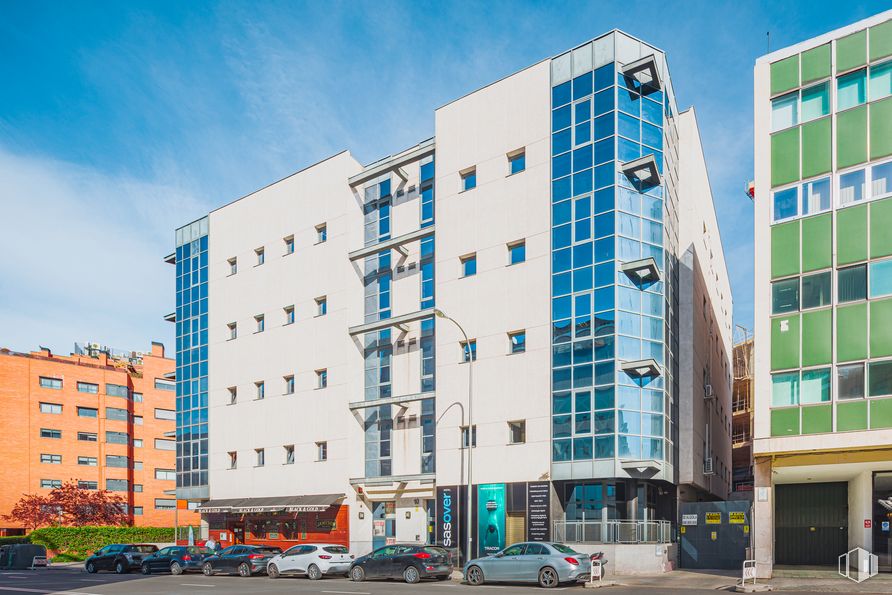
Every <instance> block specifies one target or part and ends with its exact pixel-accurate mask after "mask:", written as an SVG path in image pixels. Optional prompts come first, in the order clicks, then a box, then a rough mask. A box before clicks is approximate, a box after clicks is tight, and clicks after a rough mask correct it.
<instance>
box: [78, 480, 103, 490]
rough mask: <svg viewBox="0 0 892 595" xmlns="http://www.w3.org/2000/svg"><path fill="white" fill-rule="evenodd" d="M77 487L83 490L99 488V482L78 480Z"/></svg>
mask: <svg viewBox="0 0 892 595" xmlns="http://www.w3.org/2000/svg"><path fill="white" fill-rule="evenodd" d="M77 487H79V488H80V489H82V490H98V489H99V482H98V481H83V480H80V481H78V482H77Z"/></svg>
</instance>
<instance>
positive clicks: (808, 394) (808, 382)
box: [799, 368, 830, 405]
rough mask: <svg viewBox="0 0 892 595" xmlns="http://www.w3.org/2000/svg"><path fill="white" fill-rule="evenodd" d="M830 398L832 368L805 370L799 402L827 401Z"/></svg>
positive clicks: (800, 387)
mask: <svg viewBox="0 0 892 595" xmlns="http://www.w3.org/2000/svg"><path fill="white" fill-rule="evenodd" d="M829 400H830V368H824V369H821V370H803V371H802V380H801V381H800V383H799V402H800V403H801V404H803V405H808V404H810V403H826V402H827V401H829Z"/></svg>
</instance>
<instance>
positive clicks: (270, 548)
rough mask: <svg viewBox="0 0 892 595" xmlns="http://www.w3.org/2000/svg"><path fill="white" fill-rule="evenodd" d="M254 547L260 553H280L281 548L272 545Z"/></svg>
mask: <svg viewBox="0 0 892 595" xmlns="http://www.w3.org/2000/svg"><path fill="white" fill-rule="evenodd" d="M254 549H256V550H257V552H258V553H261V554H281V553H282V548H280V547H274V546H270V545H264V546H261V547H258V548H254Z"/></svg>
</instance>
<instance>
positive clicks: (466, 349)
mask: <svg viewBox="0 0 892 595" xmlns="http://www.w3.org/2000/svg"><path fill="white" fill-rule="evenodd" d="M459 345H460V346H461V353H462V362H465V363H467V362H469V361H472V360H473V361H477V339H471V340H470V341H468V342H467V343H465V342H464V341H461V342H460V343H459Z"/></svg>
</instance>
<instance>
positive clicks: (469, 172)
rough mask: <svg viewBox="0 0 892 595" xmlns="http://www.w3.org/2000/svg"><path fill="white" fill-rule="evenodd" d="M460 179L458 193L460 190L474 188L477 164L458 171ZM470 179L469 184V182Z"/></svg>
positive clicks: (475, 185) (464, 190)
mask: <svg viewBox="0 0 892 595" xmlns="http://www.w3.org/2000/svg"><path fill="white" fill-rule="evenodd" d="M458 175H459V179H460V184H461V185H460V188H461V190H459V194H461V193H462V192H470V191H471V190H473V189H474V188H476V187H477V166H476V165H475V166H473V167H468V168H465V169H463V170H462V171H460V172H458ZM469 181H470V184H469Z"/></svg>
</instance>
